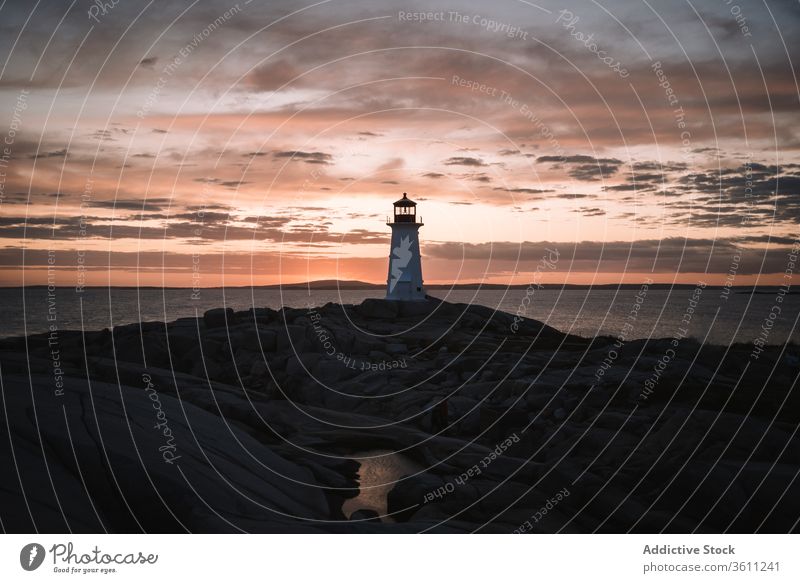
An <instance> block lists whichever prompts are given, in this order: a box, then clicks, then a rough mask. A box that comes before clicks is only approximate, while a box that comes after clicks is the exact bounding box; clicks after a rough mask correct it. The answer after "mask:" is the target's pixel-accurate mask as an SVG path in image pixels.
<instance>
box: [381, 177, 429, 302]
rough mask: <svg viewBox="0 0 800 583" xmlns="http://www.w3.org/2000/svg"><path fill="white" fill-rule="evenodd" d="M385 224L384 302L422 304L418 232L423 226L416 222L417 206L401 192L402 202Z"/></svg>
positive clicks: (422, 288) (423, 295)
mask: <svg viewBox="0 0 800 583" xmlns="http://www.w3.org/2000/svg"><path fill="white" fill-rule="evenodd" d="M386 224H387V225H389V226H390V227H391V228H392V244H391V246H390V247H389V277H388V279H387V280H386V299H387V300H402V301H419V300H424V299H425V288H424V287H422V263H421V261H420V249H419V228H420V227H421V226H422V225H423V223H421V222H419V223H418V222H417V203H415V202H414V201H413V200H411V199H409V198H408V195H407V194H406V193H405V192H404V193H403V198H401V199H400V200H398V201H396V202H395V203H394V219H393V221H392V222H391V223H388V222H387V223H386Z"/></svg>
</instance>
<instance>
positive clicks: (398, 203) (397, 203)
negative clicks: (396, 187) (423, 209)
mask: <svg viewBox="0 0 800 583" xmlns="http://www.w3.org/2000/svg"><path fill="white" fill-rule="evenodd" d="M394 206H417V203H415V202H414V201H413V200H411V199H410V198H408V194H407V193H405V192H404V193H403V198H401V199H400V200H397V201H395V203H394Z"/></svg>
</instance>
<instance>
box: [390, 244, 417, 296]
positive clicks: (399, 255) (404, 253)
mask: <svg viewBox="0 0 800 583" xmlns="http://www.w3.org/2000/svg"><path fill="white" fill-rule="evenodd" d="M392 255H394V257H392V281H391V282H389V291H390V292H391V291H393V290H394V287H395V286H396V285H397V282H398V281H400V277H401V276H402V275H403V269H405V268H406V267H408V263H409V262H410V261H411V257H412V253H411V239H410V238H409V237H403V238H402V239H400V246H399V247H395V248H394V249H392Z"/></svg>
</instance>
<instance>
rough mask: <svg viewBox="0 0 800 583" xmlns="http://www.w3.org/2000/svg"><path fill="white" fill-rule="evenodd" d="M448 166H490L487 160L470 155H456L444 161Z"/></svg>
mask: <svg viewBox="0 0 800 583" xmlns="http://www.w3.org/2000/svg"><path fill="white" fill-rule="evenodd" d="M444 163H445V164H446V165H447V166H488V164H487V163H486V162H484V161H483V160H481V159H480V158H473V157H470V156H454V157H452V158H448V159H447V160H445V161H444Z"/></svg>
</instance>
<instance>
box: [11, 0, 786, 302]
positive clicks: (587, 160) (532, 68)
mask: <svg viewBox="0 0 800 583" xmlns="http://www.w3.org/2000/svg"><path fill="white" fill-rule="evenodd" d="M798 47H800V3H798V2H797V1H796V0H791V1H789V0H785V1H775V0H770V1H769V2H761V1H755V0H719V1H714V2H712V1H709V2H700V1H699V0H665V1H659V2H656V1H655V0H623V1H614V2H612V1H608V0H605V1H602V2H600V1H597V2H593V1H592V2H582V1H574V2H569V3H561V2H528V1H523V0H500V1H498V2H492V3H487V2H469V1H445V2H440V1H439V0H427V1H425V2H407V1H402V2H387V1H383V2H381V1H377V2H376V1H371V2H369V1H350V0H327V1H319V2H305V1H291V2H290V1H270V2H260V1H258V0H252V1H250V2H248V1H247V0H240V1H239V2H238V3H237V2H231V1H230V0H223V1H217V0H203V1H202V2H193V1H180V2H178V1H169V0H167V1H159V2H145V1H134V0H117V1H116V3H115V2H106V3H105V4H103V3H102V2H94V1H88V0H75V1H73V2H68V1H34V0H30V1H9V0H5V1H3V0H0V100H2V105H3V107H2V108H0V140H2V142H1V143H0V225H2V228H1V229H0V238H2V241H0V286H16V285H33V284H47V283H50V284H53V285H59V286H75V285H108V284H111V285H148V286H149V285H167V286H187V287H189V286H197V287H207V286H219V285H231V286H234V285H245V286H246V285H262V284H277V283H291V282H299V281H307V280H319V279H358V280H362V281H369V282H375V283H379V282H385V281H386V277H387V257H388V254H389V227H387V225H386V217H387V216H388V215H390V214H391V212H392V202H393V201H394V200H396V199H398V198H400V196H402V193H403V192H408V194H409V197H410V198H412V199H413V200H415V201H416V202H417V203H418V210H417V212H418V214H419V215H421V217H422V220H423V221H424V223H425V225H424V226H423V227H422V228H421V230H420V237H421V242H422V255H423V275H424V277H425V280H426V282H428V283H450V282H458V283H467V282H487V283H504V284H505V283H513V284H525V283H528V282H529V281H532V280H534V279H535V280H536V281H538V282H541V283H562V282H566V283H575V284H590V283H595V284H603V283H615V282H625V283H636V282H642V281H646V280H648V279H649V280H653V281H658V282H678V283H693V282H697V281H704V282H706V283H709V284H728V285H750V284H754V283H758V284H765V285H766V284H775V285H779V284H782V283H785V282H786V273H787V271H786V270H787V269H788V266H789V265H790V263H791V261H792V259H791V258H792V257H793V249H794V252H795V253H796V250H797V241H798V236H799V235H800V230H799V229H798V222H800V124H798V120H799V119H800V117H798V113H799V112H800V107H799V105H800V103H799V98H800V91H799V90H798V80H797V72H796V70H795V64H796V63H798V61H800V55H799V54H798ZM554 252H555V253H554ZM554 255H555V256H557V257H558V260H557V261H556V262H555V263H552V262H549V263H543V260H542V258H543V257H553V256H554Z"/></svg>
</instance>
